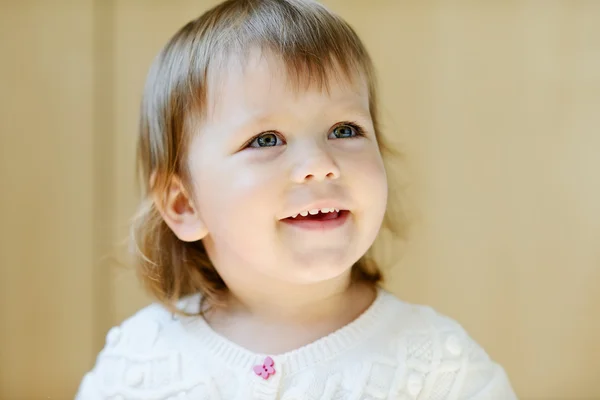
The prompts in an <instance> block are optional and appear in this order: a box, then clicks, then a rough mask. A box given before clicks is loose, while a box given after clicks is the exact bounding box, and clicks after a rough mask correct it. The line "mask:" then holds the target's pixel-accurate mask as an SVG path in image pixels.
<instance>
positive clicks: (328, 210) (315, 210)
mask: <svg viewBox="0 0 600 400" xmlns="http://www.w3.org/2000/svg"><path fill="white" fill-rule="evenodd" d="M334 211H335V212H339V211H340V210H338V209H337V208H321V209H318V208H315V209H314V210H309V211H302V212H301V213H300V214H296V215H292V218H296V217H297V216H298V215H302V216H303V217H306V216H307V215H308V214H310V215H317V214H318V213H319V212H321V213H323V214H325V213H330V212H334Z"/></svg>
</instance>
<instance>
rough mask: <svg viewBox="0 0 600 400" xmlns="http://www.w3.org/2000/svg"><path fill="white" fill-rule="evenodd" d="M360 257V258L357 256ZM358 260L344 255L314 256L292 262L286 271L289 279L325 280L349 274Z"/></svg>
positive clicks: (306, 281) (308, 282)
mask: <svg viewBox="0 0 600 400" xmlns="http://www.w3.org/2000/svg"><path fill="white" fill-rule="evenodd" d="M357 259H358V258H357ZM355 262H356V261H355V260H354V261H353V260H349V259H348V256H347V255H345V256H344V257H323V256H320V257H319V256H313V257H310V260H306V259H304V260H303V261H302V262H298V261H297V262H295V263H293V264H291V265H290V266H289V267H288V268H289V269H288V270H287V271H286V272H287V273H286V276H287V277H288V279H287V280H289V281H293V282H294V283H300V284H311V283H318V282H324V281H328V280H332V279H336V278H339V277H341V276H343V275H346V274H349V273H350V271H351V269H352V265H354V263H355Z"/></svg>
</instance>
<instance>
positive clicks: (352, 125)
mask: <svg viewBox="0 0 600 400" xmlns="http://www.w3.org/2000/svg"><path fill="white" fill-rule="evenodd" d="M342 126H347V127H350V128H352V129H354V132H355V135H354V136H350V137H345V138H338V139H356V138H359V137H365V136H366V135H365V130H364V129H363V128H362V127H361V126H360V125H358V124H357V123H354V122H342V123H340V124H338V125H336V126H335V127H333V129H332V130H331V131H332V132H333V131H334V130H335V129H337V128H339V127H342ZM266 134H273V135H275V136H278V137H280V135H278V134H277V133H276V132H275V131H267V132H263V133H261V134H259V135H257V136H255V137H254V138H252V139H251V140H250V141H249V142H248V144H246V145H245V146H244V148H249V149H264V148H269V147H277V146H266V147H260V146H251V144H252V143H254V142H255V141H256V140H257V139H258V138H260V137H261V136H264V135H266ZM282 140H283V139H282Z"/></svg>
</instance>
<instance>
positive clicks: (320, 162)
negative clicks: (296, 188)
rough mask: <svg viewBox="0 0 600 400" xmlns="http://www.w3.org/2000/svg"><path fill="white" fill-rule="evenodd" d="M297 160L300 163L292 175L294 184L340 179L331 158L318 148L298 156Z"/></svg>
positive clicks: (336, 167) (337, 168)
mask: <svg viewBox="0 0 600 400" xmlns="http://www.w3.org/2000/svg"><path fill="white" fill-rule="evenodd" d="M299 159H300V161H299V162H298V163H297V165H296V166H295V168H294V170H293V173H292V180H293V181H294V182H295V183H305V182H309V181H324V180H326V179H338V178H339V177H340V169H339V167H338V166H337V164H336V162H335V160H334V159H333V157H331V155H330V154H328V152H327V151H326V150H324V149H321V148H318V146H315V147H314V148H313V149H311V151H310V152H308V154H307V153H304V154H302V155H300V157H299Z"/></svg>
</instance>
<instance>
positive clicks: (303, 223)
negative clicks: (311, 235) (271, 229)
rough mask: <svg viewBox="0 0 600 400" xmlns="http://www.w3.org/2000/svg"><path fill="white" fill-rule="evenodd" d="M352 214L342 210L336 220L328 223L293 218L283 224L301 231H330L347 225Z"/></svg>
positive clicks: (330, 220) (327, 221) (285, 220)
mask: <svg viewBox="0 0 600 400" xmlns="http://www.w3.org/2000/svg"><path fill="white" fill-rule="evenodd" d="M349 214H350V211H347V210H342V211H340V212H339V215H338V217H337V218H334V219H329V220H326V221H316V220H315V221H313V220H300V221H297V220H294V219H291V218H287V219H284V220H282V222H285V223H286V224H289V225H292V226H295V227H298V228H301V229H306V230H313V231H328V230H331V229H335V228H338V227H340V226H342V225H344V224H345V223H346V221H347V220H348V216H349Z"/></svg>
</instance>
